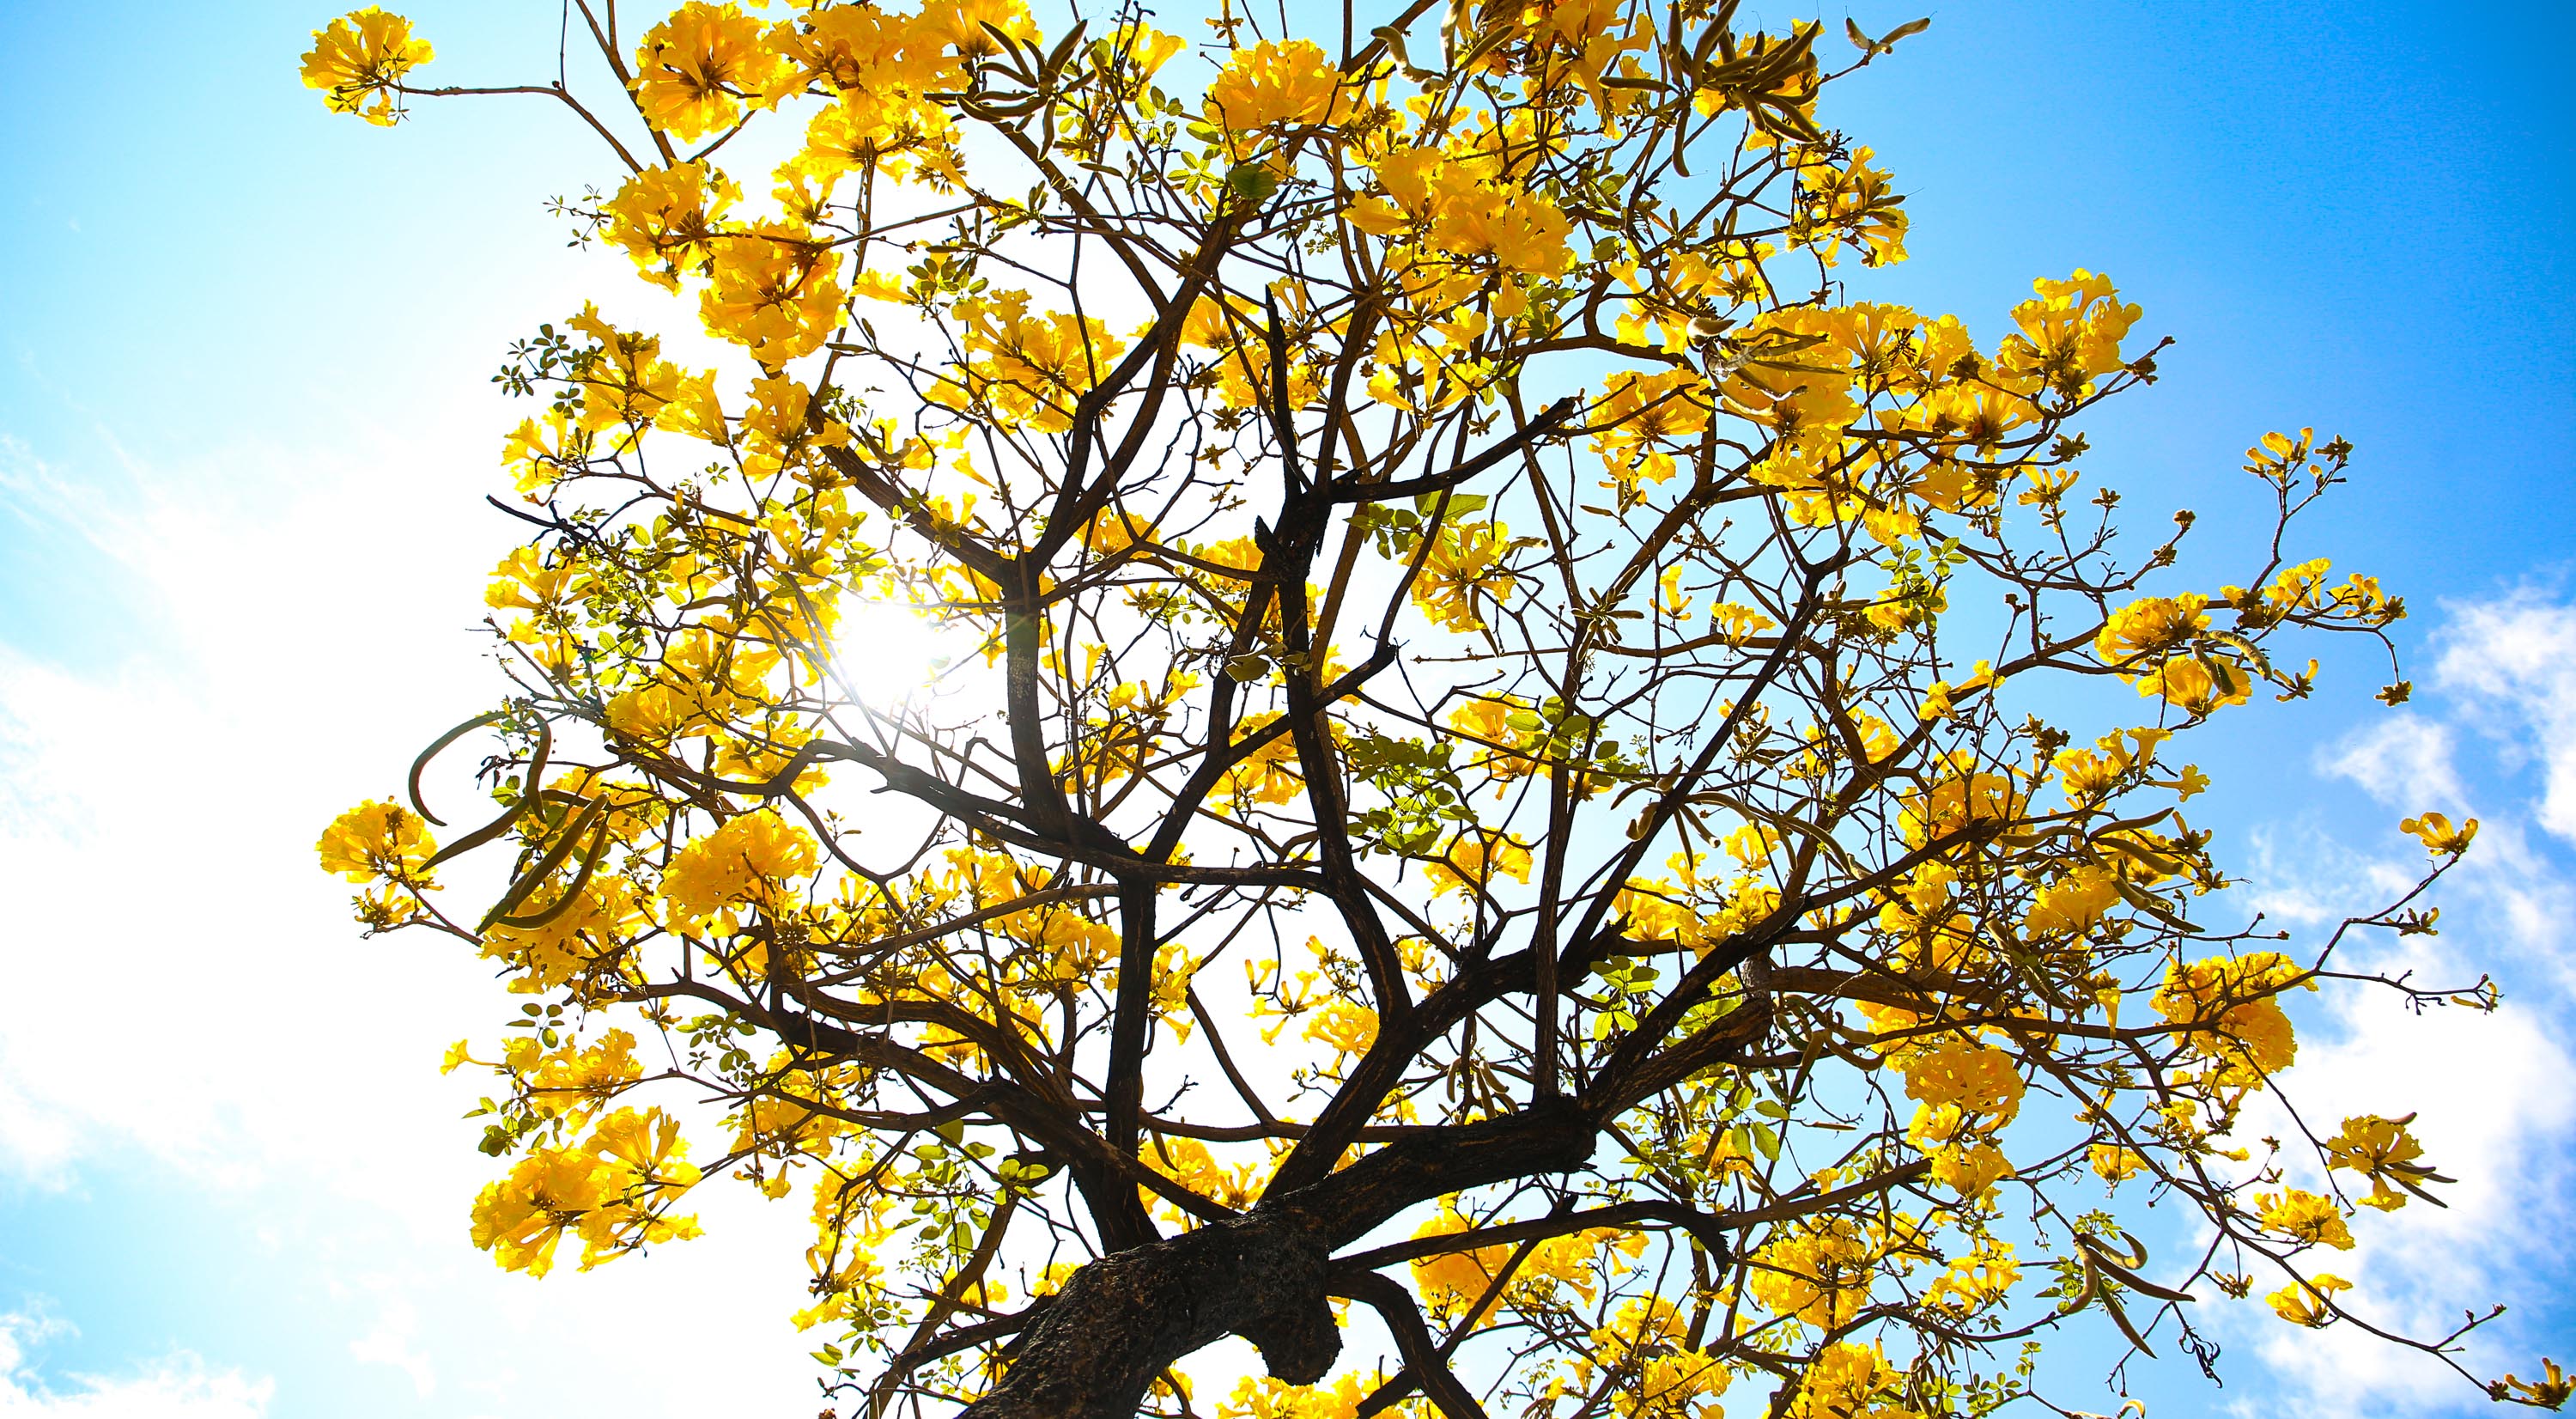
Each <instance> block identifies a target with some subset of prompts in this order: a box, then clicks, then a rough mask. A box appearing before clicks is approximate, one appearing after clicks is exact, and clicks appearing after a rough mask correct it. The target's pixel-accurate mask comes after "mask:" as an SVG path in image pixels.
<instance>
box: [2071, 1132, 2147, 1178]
mask: <svg viewBox="0 0 2576 1419" xmlns="http://www.w3.org/2000/svg"><path fill="white" fill-rule="evenodd" d="M2085 1153H2086V1157H2087V1160H2088V1161H2090V1162H2091V1163H2092V1165H2093V1172H2094V1174H2095V1175H2096V1176H2098V1177H2100V1178H2101V1179H2102V1180H2103V1181H2104V1182H2107V1183H2110V1184H2112V1185H2113V1186H2115V1187H2116V1186H2118V1185H2119V1184H2120V1183H2123V1182H2126V1181H2127V1180H2128V1179H2130V1178H2133V1177H2135V1176H2137V1174H2138V1170H2139V1169H2141V1168H2143V1167H2145V1166H2146V1165H2147V1160H2146V1159H2145V1158H2144V1157H2142V1156H2140V1155H2139V1153H2138V1150H2136V1149H2135V1148H2123V1147H2121V1146H2120V1145H2119V1144H2117V1143H2096V1144H2094V1145H2093V1146H2092V1147H2091V1148H2089V1149H2087V1150H2085Z"/></svg>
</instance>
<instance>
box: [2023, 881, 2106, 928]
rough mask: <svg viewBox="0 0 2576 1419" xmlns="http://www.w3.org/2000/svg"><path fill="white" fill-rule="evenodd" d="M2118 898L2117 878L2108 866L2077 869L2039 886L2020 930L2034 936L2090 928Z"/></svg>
mask: <svg viewBox="0 0 2576 1419" xmlns="http://www.w3.org/2000/svg"><path fill="white" fill-rule="evenodd" d="M2119 900H2120V885H2119V877H2118V875H2117V874H2115V873H2113V872H2112V871H2111V869H2109V868H2107V867H2097V866H2094V865H2092V864H2089V863H2088V864H2086V865H2084V866H2081V867H2078V868H2076V869H2075V870H2074V871H2072V872H2069V873H2067V874H2066V875H2065V876H2063V877H2061V878H2059V879H2057V880H2056V881H2054V882H2051V883H2050V884H2048V885H2047V886H2045V887H2042V888H2040V889H2039V895H2038V896H2037V897H2036V898H2034V899H2033V900H2032V901H2031V904H2030V915H2029V916H2028V917H2026V918H2024V920H2023V922H2022V929H2023V930H2025V931H2028V932H2029V933H2030V934H2031V935H2033V936H2063V935H2074V934H2077V933H2080V932H2084V931H2089V930H2091V929H2092V927H2093V924H2094V923H2095V922H2098V921H2100V920H2101V919H2102V914H2103V913H2104V912H2106V911H2109V910H2110V909H2111V908H2112V907H2113V906H2115V905H2117V904H2118V903H2119Z"/></svg>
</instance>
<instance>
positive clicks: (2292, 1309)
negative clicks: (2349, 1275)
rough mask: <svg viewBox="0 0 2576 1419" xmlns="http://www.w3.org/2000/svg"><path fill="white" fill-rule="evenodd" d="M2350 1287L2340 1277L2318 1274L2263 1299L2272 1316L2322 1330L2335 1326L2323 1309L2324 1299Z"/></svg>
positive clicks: (2327, 1312)
mask: <svg viewBox="0 0 2576 1419" xmlns="http://www.w3.org/2000/svg"><path fill="white" fill-rule="evenodd" d="M2351 1289H2352V1283H2351V1282H2349V1281H2346V1280H2344V1279H2343V1278H2342V1277H2340V1276H2334V1275H2330V1274H2328V1273H2326V1272H2323V1271H2320V1272H2318V1273H2317V1274H2316V1275H2314V1276H2311V1277H2309V1278H2308V1279H2307V1281H2306V1282H2305V1283H2300V1282H2295V1281H2294V1282H2292V1283H2290V1284H2289V1285H2287V1286H2284V1287H2282V1288H2281V1289H2280V1290H2278V1291H2275V1292H2273V1293H2272V1294H2270V1295H2268V1296H2265V1297H2264V1298H2263V1299H2264V1300H2265V1301H2267V1302H2270V1303H2271V1306H2272V1313H2273V1314H2275V1315H2277V1316H2279V1317H2280V1318H2281V1319H2283V1320H2285V1321H2288V1322H2290V1323H2291V1324H2293V1325H2304V1326H2309V1327H2311V1328H2317V1329H2322V1328H2324V1327H2326V1326H2329V1325H2332V1324H2334V1319H2335V1318H2334V1312H2333V1311H2330V1310H2328V1309H2327V1308H2326V1303H2327V1299H2328V1298H2329V1297H2331V1296H2333V1295H2334V1294H2335V1293H2336V1292H2338V1291H2349V1290H2351Z"/></svg>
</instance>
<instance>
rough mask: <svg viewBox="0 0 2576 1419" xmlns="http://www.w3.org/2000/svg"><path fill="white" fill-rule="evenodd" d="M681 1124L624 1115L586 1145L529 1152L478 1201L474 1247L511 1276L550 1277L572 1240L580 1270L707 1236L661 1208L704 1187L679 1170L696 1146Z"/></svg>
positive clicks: (602, 1126) (651, 1114)
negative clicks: (558, 1252) (672, 1196)
mask: <svg viewBox="0 0 2576 1419" xmlns="http://www.w3.org/2000/svg"><path fill="white" fill-rule="evenodd" d="M679 1134H680V1125H679V1121H678V1120H676V1119H673V1118H671V1117H669V1116H667V1115H665V1114H664V1113H663V1112H662V1111H661V1110H660V1109H652V1110H648V1111H646V1112H643V1113H638V1112H636V1111H635V1110H633V1109H620V1110H618V1111H617V1112H616V1113H614V1114H611V1115H609V1116H608V1117H607V1118H605V1119H602V1120H601V1121H600V1123H599V1126H598V1127H597V1128H596V1129H594V1130H593V1131H592V1133H591V1136H590V1137H589V1139H587V1140H586V1141H584V1142H583V1143H581V1144H580V1145H578V1146H574V1147H563V1148H552V1147H538V1148H533V1149H530V1150H529V1152H528V1156H526V1157H524V1158H522V1159H520V1160H519V1162H518V1163H517V1164H516V1165H514V1166H513V1167H512V1168H511V1169H510V1172H509V1175H508V1176H507V1177H505V1178H503V1179H501V1180H500V1181H498V1182H494V1183H490V1184H488V1185H486V1186H485V1187H484V1189H483V1191H482V1193H481V1195H479V1196H478V1197H476V1198H475V1199H474V1215H473V1233H472V1235H473V1239H474V1245H476V1246H477V1247H480V1248H482V1249H483V1250H485V1251H488V1252H490V1253H492V1259H493V1260H495V1261H497V1262H499V1263H500V1264H501V1266H502V1268H503V1269H504V1270H509V1271H525V1272H527V1273H528V1274H529V1275H531V1276H543V1275H545V1274H546V1272H547V1271H549V1270H551V1269H552V1268H553V1266H554V1256H555V1246H556V1243H558V1242H560V1241H561V1240H562V1239H563V1236H564V1233H566V1232H567V1231H570V1232H573V1233H575V1234H577V1235H578V1236H579V1237H580V1238H581V1241H582V1250H581V1269H582V1270H584V1271H588V1270H589V1269H590V1268H592V1267H594V1266H597V1265H598V1264H599V1263H600V1262H602V1261H605V1260H608V1259H610V1258H611V1257H614V1256H616V1255H618V1254H620V1253H622V1252H624V1251H628V1250H631V1249H632V1248H634V1247H637V1246H641V1245H644V1244H647V1243H651V1242H660V1241H674V1240H680V1239H684V1238H688V1237H693V1236H696V1235H697V1234H698V1227H697V1222H696V1220H695V1219H694V1218H671V1217H665V1216H663V1215H662V1214H661V1212H660V1211H659V1209H658V1208H657V1207H656V1206H655V1203H656V1202H657V1201H658V1200H659V1197H660V1195H661V1194H664V1193H676V1192H678V1191H681V1190H684V1189H686V1188H688V1187H689V1186H691V1185H692V1184H694V1183H696V1182H697V1180H698V1170H697V1169H696V1168H693V1167H691V1166H689V1165H688V1164H687V1163H685V1162H682V1161H680V1160H681V1159H682V1158H685V1157H686V1156H687V1155H688V1151H689V1150H688V1146H687V1145H686V1144H685V1143H682V1142H681V1141H680V1136H679Z"/></svg>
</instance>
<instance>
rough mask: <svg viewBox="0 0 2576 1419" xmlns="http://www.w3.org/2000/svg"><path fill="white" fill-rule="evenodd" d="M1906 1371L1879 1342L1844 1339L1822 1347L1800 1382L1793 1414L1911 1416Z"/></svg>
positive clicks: (1804, 1418)
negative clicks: (1905, 1397) (1890, 1359)
mask: <svg viewBox="0 0 2576 1419" xmlns="http://www.w3.org/2000/svg"><path fill="white" fill-rule="evenodd" d="M1904 1392H1905V1372H1904V1371H1903V1370H1900V1369H1898V1368H1896V1367H1895V1366H1893V1365H1890V1364H1889V1363H1887V1357H1886V1356H1885V1355H1882V1354H1880V1353H1879V1352H1878V1350H1877V1349H1876V1347H1874V1346H1865V1345H1857V1344H1854V1343H1852V1342H1850V1341H1847V1340H1846V1341H1842V1342H1839V1343H1836V1344H1833V1345H1828V1346H1826V1347H1825V1348H1824V1349H1823V1350H1821V1351H1819V1352H1817V1355H1816V1359H1815V1362H1814V1363H1813V1364H1811V1365H1809V1366H1808V1367H1807V1373H1806V1376H1805V1377H1804V1378H1803V1379H1801V1380H1800V1381H1799V1384H1798V1397H1797V1399H1796V1400H1795V1401H1794V1402H1792V1403H1791V1405H1790V1406H1789V1412H1788V1419H1911V1416H1912V1415H1913V1414H1914V1411H1913V1410H1912V1409H1910V1408H1908V1407H1906V1406H1905V1404H1904V1403H1903V1402H1902V1396H1903V1394H1904Z"/></svg>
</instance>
